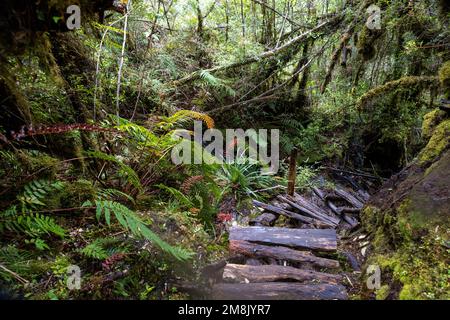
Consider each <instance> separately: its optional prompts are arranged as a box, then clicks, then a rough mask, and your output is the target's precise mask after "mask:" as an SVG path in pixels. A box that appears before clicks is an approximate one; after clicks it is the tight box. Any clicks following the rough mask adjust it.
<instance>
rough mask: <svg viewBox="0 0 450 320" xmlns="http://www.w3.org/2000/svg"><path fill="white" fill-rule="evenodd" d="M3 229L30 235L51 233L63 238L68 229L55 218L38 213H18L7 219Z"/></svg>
mask: <svg viewBox="0 0 450 320" xmlns="http://www.w3.org/2000/svg"><path fill="white" fill-rule="evenodd" d="M2 229H6V230H9V231H11V232H16V233H24V234H26V235H28V236H30V237H40V236H43V235H51V234H54V235H57V236H59V237H61V238H64V237H65V236H66V230H65V229H64V228H62V227H61V226H60V225H58V224H57V223H56V222H55V220H54V219H53V218H51V217H49V216H44V215H42V214H38V213H30V214H18V215H17V216H16V217H15V218H13V219H10V220H8V221H5V222H4V226H3V228H2Z"/></svg>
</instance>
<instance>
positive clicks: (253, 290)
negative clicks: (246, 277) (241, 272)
mask: <svg viewBox="0 0 450 320" xmlns="http://www.w3.org/2000/svg"><path fill="white" fill-rule="evenodd" d="M211 298H212V299H214V300H230V299H233V300H346V299H348V296H347V292H346V290H345V287H344V286H342V285H337V284H328V283H321V284H302V283H293V282H270V283H219V284H216V285H214V286H213V288H212V291H211Z"/></svg>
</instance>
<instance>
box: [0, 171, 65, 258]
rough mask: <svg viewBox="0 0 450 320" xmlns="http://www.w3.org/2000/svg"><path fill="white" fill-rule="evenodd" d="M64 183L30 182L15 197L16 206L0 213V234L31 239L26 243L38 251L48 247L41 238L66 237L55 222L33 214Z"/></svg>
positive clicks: (46, 217)
mask: <svg viewBox="0 0 450 320" xmlns="http://www.w3.org/2000/svg"><path fill="white" fill-rule="evenodd" d="M63 187H64V183H62V182H60V181H56V182H51V181H45V180H36V181H32V182H30V183H29V184H27V185H26V186H25V187H24V191H23V192H22V193H21V194H19V195H18V196H17V201H18V202H19V206H20V212H19V211H18V205H12V206H10V207H9V208H8V209H6V210H5V211H3V212H1V213H0V233H4V232H6V231H9V232H15V233H18V234H24V235H26V236H28V237H30V238H31V239H29V240H26V243H33V244H34V245H35V246H36V247H37V248H38V249H40V250H43V249H48V245H47V244H46V243H45V241H44V240H43V239H41V237H43V236H50V235H56V236H59V237H61V238H64V237H65V236H66V230H65V229H64V228H62V227H61V226H60V225H58V224H57V223H56V221H55V220H54V219H53V218H51V217H49V216H45V215H43V214H39V213H33V210H36V208H38V207H44V206H45V203H44V201H45V197H46V196H47V195H48V194H49V193H51V192H55V191H58V190H61V189H62V188H63Z"/></svg>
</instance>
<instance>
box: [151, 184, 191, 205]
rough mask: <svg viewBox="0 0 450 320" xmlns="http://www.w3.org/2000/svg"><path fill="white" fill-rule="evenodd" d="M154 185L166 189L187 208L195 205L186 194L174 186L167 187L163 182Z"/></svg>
mask: <svg viewBox="0 0 450 320" xmlns="http://www.w3.org/2000/svg"><path fill="white" fill-rule="evenodd" d="M156 187H158V188H160V189H163V190H165V191H167V192H168V193H170V194H171V195H172V196H173V197H174V198H175V199H176V200H177V201H178V202H179V203H180V204H182V205H184V206H186V207H188V208H193V207H195V205H194V203H193V202H192V201H191V200H190V199H189V198H188V197H187V196H186V195H184V194H183V193H182V192H181V191H179V190H177V189H175V188H172V187H168V186H166V185H163V184H158V185H156Z"/></svg>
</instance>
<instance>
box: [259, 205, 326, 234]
mask: <svg viewBox="0 0 450 320" xmlns="http://www.w3.org/2000/svg"><path fill="white" fill-rule="evenodd" d="M253 204H254V205H255V206H257V207H260V208H263V209H265V210H268V211H272V212H275V213H277V214H281V215H283V216H285V217H288V218H291V219H295V220H299V221H301V222H304V223H310V224H314V225H316V226H317V227H319V228H326V227H333V226H334V225H333V224H331V223H329V222H324V221H320V220H317V219H313V218H310V217H305V216H302V215H300V214H298V213H295V212H292V211H289V210H284V209H282V208H279V207H275V206H273V205H270V204H265V203H263V202H260V201H258V200H253Z"/></svg>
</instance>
